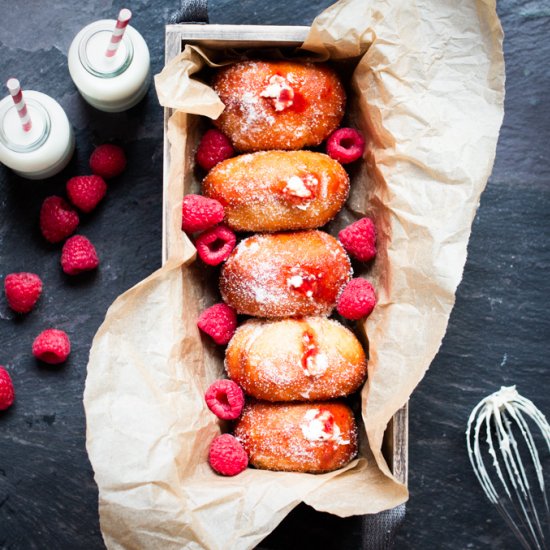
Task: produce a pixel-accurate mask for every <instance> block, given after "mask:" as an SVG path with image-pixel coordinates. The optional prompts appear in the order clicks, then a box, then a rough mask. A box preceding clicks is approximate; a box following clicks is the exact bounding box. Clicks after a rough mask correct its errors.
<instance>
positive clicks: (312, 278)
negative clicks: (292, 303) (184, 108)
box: [286, 267, 323, 299]
mask: <svg viewBox="0 0 550 550" xmlns="http://www.w3.org/2000/svg"><path fill="white" fill-rule="evenodd" d="M308 271H309V270H306V269H304V268H301V267H298V268H296V267H293V268H292V269H291V271H290V273H289V276H288V277H287V279H286V284H287V286H288V288H290V289H291V290H293V291H295V292H297V293H298V294H303V295H305V296H307V297H308V298H311V299H314V298H317V297H318V296H317V294H318V288H319V280H320V279H322V278H323V274H322V273H312V272H308Z"/></svg>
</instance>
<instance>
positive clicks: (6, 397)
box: [0, 367, 246, 467]
mask: <svg viewBox="0 0 550 550" xmlns="http://www.w3.org/2000/svg"><path fill="white" fill-rule="evenodd" d="M14 399H15V392H14V390H13V382H12V381H11V377H10V373H9V372H8V371H7V370H6V369H5V368H4V367H0V411H5V410H6V409H7V408H8V407H11V405H12V403H13V401H14ZM245 467H246V466H245Z"/></svg>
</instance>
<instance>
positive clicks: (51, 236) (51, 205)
mask: <svg viewBox="0 0 550 550" xmlns="http://www.w3.org/2000/svg"><path fill="white" fill-rule="evenodd" d="M79 221H80V220H79V218H78V214H77V213H76V211H75V210H74V209H73V208H72V207H71V206H70V205H69V203H68V202H67V201H66V200H65V199H62V198H61V197H56V196H55V195H54V196H51V197H48V198H47V199H46V200H44V202H43V203H42V208H41V209H40V230H41V231H42V235H44V238H45V239H46V240H47V241H50V242H51V243H58V242H60V241H62V240H63V239H65V238H67V237H68V236H69V235H70V234H71V233H73V232H74V230H75V229H76V228H77V226H78V222H79Z"/></svg>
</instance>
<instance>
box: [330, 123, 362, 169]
mask: <svg viewBox="0 0 550 550" xmlns="http://www.w3.org/2000/svg"><path fill="white" fill-rule="evenodd" d="M364 150H365V140H364V138H363V136H362V135H361V134H360V133H359V132H358V131H357V130H356V129H355V128H340V129H339V130H336V131H334V132H333V133H332V134H331V135H330V136H329V138H328V140H327V153H328V156H329V157H331V158H333V159H334V160H337V161H338V162H340V163H342V164H348V163H349V162H353V161H354V160H357V159H358V158H360V157H361V156H362V155H363V151H364Z"/></svg>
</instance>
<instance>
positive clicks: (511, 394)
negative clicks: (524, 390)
mask: <svg viewBox="0 0 550 550" xmlns="http://www.w3.org/2000/svg"><path fill="white" fill-rule="evenodd" d="M531 425H534V426H536V427H537V428H538V429H539V430H540V432H541V433H542V437H543V439H544V442H545V443H546V446H547V448H548V451H549V452H550V425H549V424H548V421H547V420H546V418H545V417H544V415H543V414H542V413H541V412H540V411H539V410H538V409H537V407H535V405H534V404H533V402H532V401H529V399H526V398H525V397H522V396H521V395H520V394H519V393H518V392H517V390H516V387H515V386H510V387H502V388H500V390H499V391H497V392H495V393H493V394H491V395H489V396H488V397H486V398H485V399H483V400H482V401H481V402H480V403H479V404H478V405H477V406H476V407H475V408H474V410H473V411H472V413H471V415H470V418H469V419H468V428H467V430H466V440H467V444H468V456H469V458H470V462H471V464H472V467H473V469H474V472H475V474H476V476H477V479H478V481H479V483H480V484H481V487H482V488H483V490H484V491H485V494H486V495H487V498H488V499H489V500H490V501H491V502H492V503H493V504H494V505H495V506H496V508H497V510H498V511H499V513H500V515H501V516H502V517H503V518H504V520H505V521H506V523H507V525H508V526H509V527H510V529H511V530H512V531H513V532H514V535H515V536H516V537H517V539H518V540H519V542H520V543H521V545H522V547H523V548H525V549H526V550H532V549H536V550H547V549H548V546H547V540H549V539H550V531H549V529H550V509H549V507H548V498H547V495H546V488H545V484H544V471H543V468H542V463H541V459H540V456H539V452H538V450H537V445H536V442H535V437H534V436H533V433H532V432H531ZM482 438H485V442H486V443H487V446H486V447H483V446H482V445H481V440H482ZM484 452H488V454H489V455H490V460H491V461H492V465H493V470H488V469H487V467H486V465H485V461H484V458H483V455H484ZM495 483H496V487H495Z"/></svg>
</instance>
